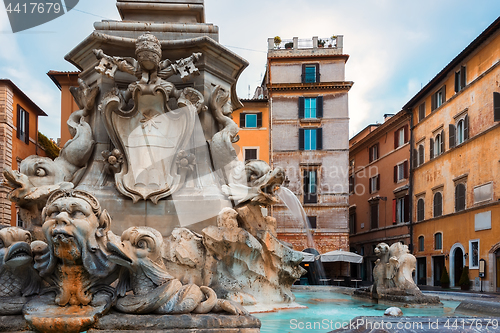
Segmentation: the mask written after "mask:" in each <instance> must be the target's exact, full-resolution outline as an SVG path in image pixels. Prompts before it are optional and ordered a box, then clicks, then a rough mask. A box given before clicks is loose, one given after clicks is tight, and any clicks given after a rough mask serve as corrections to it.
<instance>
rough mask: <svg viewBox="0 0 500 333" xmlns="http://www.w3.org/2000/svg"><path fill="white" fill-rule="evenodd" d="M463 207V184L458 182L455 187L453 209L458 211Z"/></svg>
mask: <svg viewBox="0 0 500 333" xmlns="http://www.w3.org/2000/svg"><path fill="white" fill-rule="evenodd" d="M464 209H465V184H458V185H457V186H456V187H455V211H457V212H460V211H462V210H464Z"/></svg>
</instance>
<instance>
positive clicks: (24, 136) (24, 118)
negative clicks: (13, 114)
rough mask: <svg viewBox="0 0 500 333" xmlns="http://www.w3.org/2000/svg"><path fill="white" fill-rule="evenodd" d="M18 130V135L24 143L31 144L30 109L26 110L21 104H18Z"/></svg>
mask: <svg viewBox="0 0 500 333" xmlns="http://www.w3.org/2000/svg"><path fill="white" fill-rule="evenodd" d="M16 125H17V131H16V137H17V138H18V139H19V140H21V141H24V143H26V144H29V142H30V141H29V133H30V118H29V113H28V111H26V110H24V109H23V108H22V107H21V106H20V105H19V104H18V105H17V120H16Z"/></svg>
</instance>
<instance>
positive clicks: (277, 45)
mask: <svg viewBox="0 0 500 333" xmlns="http://www.w3.org/2000/svg"><path fill="white" fill-rule="evenodd" d="M280 44H281V38H280V36H276V37H274V47H275V48H277V49H279V48H280Z"/></svg>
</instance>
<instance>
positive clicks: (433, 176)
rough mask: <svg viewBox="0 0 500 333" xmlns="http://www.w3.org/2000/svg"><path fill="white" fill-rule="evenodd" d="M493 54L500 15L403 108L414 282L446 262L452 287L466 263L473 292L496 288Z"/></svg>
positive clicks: (497, 119) (498, 119)
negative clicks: (408, 119) (407, 117)
mask: <svg viewBox="0 0 500 333" xmlns="http://www.w3.org/2000/svg"><path fill="white" fill-rule="evenodd" d="M499 60H500V18H499V19H497V20H496V21H495V22H494V23H493V24H491V25H490V26H489V27H488V28H487V29H486V30H485V31H484V32H483V33H482V34H481V35H479V36H478V37H477V38H476V39H475V40H474V41H473V42H472V43H471V44H469V45H468V46H467V47H466V48H465V49H464V50H463V51H462V52H461V53H460V54H459V55H458V56H457V57H455V59H453V60H452V61H451V62H450V63H449V64H448V65H447V66H446V67H445V68H444V69H443V70H442V71H441V72H440V73H438V74H437V75H436V76H435V77H434V78H433V79H432V80H431V81H430V82H429V83H428V84H427V85H426V86H425V87H424V88H422V90H421V91H420V92H419V93H418V94H417V95H415V96H414V97H413V98H412V99H411V100H410V101H409V102H408V103H407V104H406V105H405V106H404V109H406V110H409V111H412V117H413V118H412V120H413V121H412V123H413V126H412V136H411V146H412V157H411V160H412V161H411V164H412V171H411V173H412V174H411V177H412V184H411V197H412V206H413V208H412V221H413V223H412V230H411V235H412V241H413V253H414V254H415V256H416V257H417V272H416V280H417V283H418V284H427V285H434V286H439V285H441V282H440V281H441V276H442V275H443V270H444V268H445V267H446V270H447V271H448V273H449V277H450V286H452V287H453V286H458V285H459V280H460V277H461V275H462V272H463V268H464V267H465V266H467V267H469V269H470V272H469V280H470V281H471V286H472V288H473V289H474V290H480V289H481V288H482V290H486V291H497V290H500V202H499V199H500V183H499V181H498V179H500V178H499V177H500V156H499V151H500V61H499ZM482 260H484V261H483V263H485V264H486V265H485V273H484V276H483V277H481V276H482V274H480V271H481V270H480V266H482V263H481V261H482ZM481 269H482V267H481Z"/></svg>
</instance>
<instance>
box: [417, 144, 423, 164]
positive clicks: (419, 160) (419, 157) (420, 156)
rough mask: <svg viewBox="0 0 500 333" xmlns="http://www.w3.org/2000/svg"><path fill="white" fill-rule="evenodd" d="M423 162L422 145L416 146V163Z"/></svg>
mask: <svg viewBox="0 0 500 333" xmlns="http://www.w3.org/2000/svg"><path fill="white" fill-rule="evenodd" d="M422 164H424V145H423V144H422V145H419V146H418V165H422Z"/></svg>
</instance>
